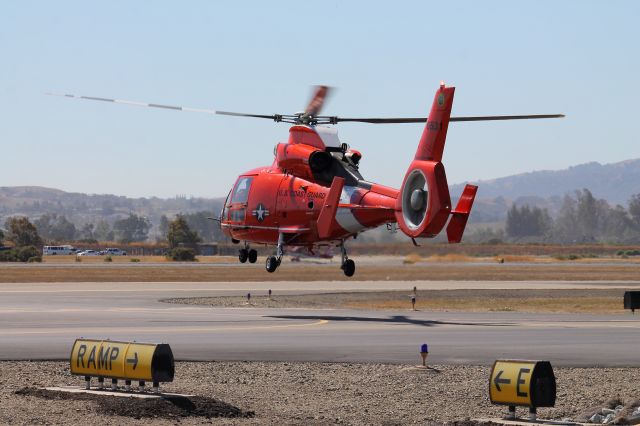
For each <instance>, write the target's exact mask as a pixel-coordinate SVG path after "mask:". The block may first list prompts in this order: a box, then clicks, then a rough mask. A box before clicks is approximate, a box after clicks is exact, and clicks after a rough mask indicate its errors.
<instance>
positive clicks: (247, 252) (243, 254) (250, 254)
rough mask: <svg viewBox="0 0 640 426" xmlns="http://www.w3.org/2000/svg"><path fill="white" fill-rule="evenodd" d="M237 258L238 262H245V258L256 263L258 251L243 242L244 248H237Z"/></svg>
mask: <svg viewBox="0 0 640 426" xmlns="http://www.w3.org/2000/svg"><path fill="white" fill-rule="evenodd" d="M238 260H239V261H240V263H246V262H247V260H248V261H249V263H256V260H258V252H257V251H255V250H254V249H250V248H249V245H248V244H245V246H244V248H241V249H240V250H238Z"/></svg>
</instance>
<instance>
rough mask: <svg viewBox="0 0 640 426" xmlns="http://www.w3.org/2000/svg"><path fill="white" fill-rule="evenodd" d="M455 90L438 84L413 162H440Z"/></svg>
mask: <svg viewBox="0 0 640 426" xmlns="http://www.w3.org/2000/svg"><path fill="white" fill-rule="evenodd" d="M455 90H456V88H455V87H445V85H444V83H440V89H439V90H438V91H436V95H435V97H434V99H433V105H432V106H431V112H429V119H428V121H427V124H426V125H425V127H424V130H423V132H422V137H421V138H420V143H419V144H418V150H417V151H416V155H415V158H414V159H415V160H422V161H436V162H439V161H442V152H443V151H444V142H445V140H446V138H447V129H448V128H449V118H450V117H451V107H452V106H453V95H454V92H455Z"/></svg>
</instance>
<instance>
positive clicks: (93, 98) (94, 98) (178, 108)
mask: <svg viewBox="0 0 640 426" xmlns="http://www.w3.org/2000/svg"><path fill="white" fill-rule="evenodd" d="M45 95H49V96H62V97H65V98H74V99H84V100H87V101H100V102H113V103H116V104H124V105H133V106H140V107H148V108H160V109H172V110H176V111H187V112H200V113H204V114H216V111H215V110H212V109H204V108H191V107H184V106H177V105H166V104H153V103H146V102H138V101H127V100H123V99H111V98H100V97H97V96H80V95H73V94H69V93H50V92H47V93H45Z"/></svg>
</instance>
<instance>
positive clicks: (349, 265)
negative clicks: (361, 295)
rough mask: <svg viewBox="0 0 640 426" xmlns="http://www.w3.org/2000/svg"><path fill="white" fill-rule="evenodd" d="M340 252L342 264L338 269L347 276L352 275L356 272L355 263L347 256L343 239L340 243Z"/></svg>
mask: <svg viewBox="0 0 640 426" xmlns="http://www.w3.org/2000/svg"><path fill="white" fill-rule="evenodd" d="M340 252H341V253H342V264H341V265H340V269H342V272H344V274H345V275H346V276H347V277H352V276H353V274H355V272H356V263H355V262H354V261H353V260H351V259H349V256H347V249H346V248H345V247H344V241H343V242H342V243H340Z"/></svg>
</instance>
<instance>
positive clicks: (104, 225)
mask: <svg viewBox="0 0 640 426" xmlns="http://www.w3.org/2000/svg"><path fill="white" fill-rule="evenodd" d="M93 238H94V239H96V240H98V241H113V240H114V235H113V231H112V230H111V226H110V225H109V222H107V221H106V220H101V221H99V222H98V223H97V224H96V226H95V229H94V230H93Z"/></svg>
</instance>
